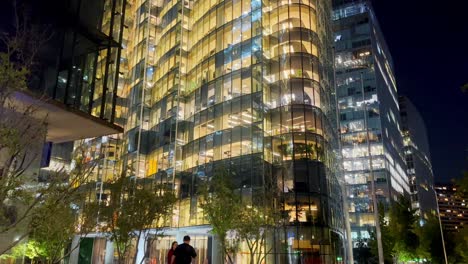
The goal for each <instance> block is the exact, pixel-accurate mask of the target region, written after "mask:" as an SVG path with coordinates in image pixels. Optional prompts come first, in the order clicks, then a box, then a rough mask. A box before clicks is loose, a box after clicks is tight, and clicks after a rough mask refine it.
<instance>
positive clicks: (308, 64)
mask: <svg viewBox="0 0 468 264" xmlns="http://www.w3.org/2000/svg"><path fill="white" fill-rule="evenodd" d="M131 13H132V14H133V16H134V19H133V25H132V30H131V32H132V33H131V34H132V36H131V37H130V38H129V39H130V40H129V43H128V50H129V52H130V53H131V56H129V58H131V59H129V62H128V63H129V65H130V66H129V67H130V69H131V70H130V73H131V74H130V75H131V77H130V80H129V81H128V82H127V83H128V86H125V87H128V95H129V96H128V100H129V110H128V120H127V124H126V133H125V140H126V150H125V152H126V154H125V155H124V159H126V161H125V164H126V168H127V176H136V177H139V178H143V177H156V179H158V180H160V181H161V182H163V183H167V184H174V185H173V188H174V189H175V190H176V192H177V193H178V196H179V198H180V199H179V202H178V204H177V206H176V208H175V209H174V216H173V218H172V219H171V220H172V221H171V226H172V227H174V228H184V227H196V226H202V225H205V224H207V223H206V221H205V220H204V215H203V212H202V210H201V208H200V206H199V202H200V201H199V200H198V198H197V196H196V193H197V188H198V186H199V185H200V183H201V182H203V181H206V180H208V179H209V178H210V177H212V176H213V172H214V171H216V170H217V169H222V170H225V171H227V172H228V173H229V175H230V176H231V177H232V180H233V182H234V184H235V186H236V188H238V189H240V193H241V194H242V196H243V198H245V199H251V200H253V199H252V198H253V196H254V195H255V194H257V193H260V190H263V189H264V188H265V185H266V184H271V183H273V185H274V186H275V188H276V189H277V190H278V192H280V197H281V198H280V201H279V202H278V204H277V206H279V207H280V209H281V210H282V211H284V212H285V215H286V219H287V220H286V224H285V226H284V228H282V229H281V230H278V231H277V232H275V234H272V237H271V239H270V241H271V243H272V247H273V249H274V250H273V251H272V254H270V255H269V257H268V258H267V262H268V263H295V262H297V261H299V260H302V261H315V260H320V261H322V262H324V263H336V261H337V257H340V258H343V257H344V252H343V238H342V237H343V236H342V226H343V212H342V208H341V203H342V202H341V201H342V199H341V190H340V186H339V183H338V174H337V171H336V170H337V168H338V167H339V166H337V159H336V156H337V155H338V152H337V136H336V132H337V128H336V113H335V103H336V102H335V94H334V88H333V60H332V49H331V40H332V39H331V38H332V35H331V34H332V33H331V25H330V23H329V21H330V19H331V18H330V14H331V5H330V3H329V1H325V0H302V1H300V0H297V1H263V2H262V1H260V0H249V1H245V0H226V1H220V0H198V1H175V0H172V1H171V0H160V1H156V0H146V1H134V3H133V8H132V11H131ZM251 168H256V169H255V170H252V169H251ZM207 235H208V234H207ZM298 252H299V253H300V254H298ZM273 253H274V254H273ZM338 259H339V258H338Z"/></svg>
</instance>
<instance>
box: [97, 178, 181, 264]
mask: <svg viewBox="0 0 468 264" xmlns="http://www.w3.org/2000/svg"><path fill="white" fill-rule="evenodd" d="M106 189H108V190H109V199H108V201H106V202H105V203H104V202H103V203H99V201H95V203H99V204H97V206H96V205H94V207H98V208H99V221H100V222H99V225H100V226H101V231H102V232H104V233H105V234H107V235H108V236H109V238H110V240H112V241H113V242H114V245H115V249H116V251H117V254H118V258H119V263H123V262H124V260H125V259H128V258H131V257H133V263H136V256H137V253H138V246H137V247H136V252H135V253H134V255H133V256H130V254H131V249H132V245H133V243H134V242H135V240H136V243H138V242H139V241H140V238H141V237H142V236H144V235H145V231H146V230H148V229H152V230H155V231H156V233H157V234H158V233H159V234H161V233H162V231H163V228H164V223H165V222H166V221H165V220H167V217H168V216H169V215H171V214H170V213H171V211H172V208H173V205H174V203H175V201H176V198H175V196H174V194H173V192H172V190H170V189H169V188H168V187H167V186H165V185H161V184H156V183H155V182H154V181H153V180H145V181H144V180H135V179H132V178H127V177H124V176H123V177H120V178H118V179H117V180H116V181H114V182H113V183H111V184H109V185H108V186H107V188H106ZM90 206H91V207H93V205H90ZM145 241H146V239H145ZM145 248H146V247H145Z"/></svg>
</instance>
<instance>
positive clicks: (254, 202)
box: [199, 172, 280, 264]
mask: <svg viewBox="0 0 468 264" xmlns="http://www.w3.org/2000/svg"><path fill="white" fill-rule="evenodd" d="M255 193H256V194H257V195H254V197H242V196H241V194H240V191H238V190H236V188H235V186H234V185H233V184H232V182H231V180H230V178H229V176H228V173H226V172H217V173H215V174H214V176H213V177H212V178H211V179H210V181H209V182H207V183H206V184H204V185H203V186H202V187H201V190H200V192H199V195H200V197H201V199H202V203H201V207H202V209H203V212H204V214H205V217H206V220H207V221H208V222H209V223H210V224H211V226H212V233H213V234H215V235H216V236H217V237H218V239H219V240H220V246H221V249H222V251H223V252H222V253H223V254H224V255H225V257H224V258H225V260H226V261H228V262H229V263H234V261H235V260H234V256H235V254H236V253H237V251H238V250H239V247H240V245H241V242H244V243H245V244H246V245H247V248H248V250H249V253H250V258H249V260H250V263H251V264H254V263H262V262H263V261H264V258H265V256H266V254H267V253H268V252H269V251H271V250H272V248H269V249H267V244H266V239H267V233H268V230H269V229H271V228H272V227H275V225H276V224H277V223H279V216H280V214H279V213H276V210H275V208H274V206H273V203H272V202H273V201H274V200H275V199H273V195H274V194H275V192H273V191H272V190H270V192H267V191H266V189H262V190H256V192H255ZM242 198H244V199H242ZM270 203H272V204H270Z"/></svg>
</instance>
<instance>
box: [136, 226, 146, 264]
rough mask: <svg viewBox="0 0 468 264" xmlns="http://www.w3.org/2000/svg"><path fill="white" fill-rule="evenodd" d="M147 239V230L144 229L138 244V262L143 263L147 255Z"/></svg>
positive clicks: (137, 263)
mask: <svg viewBox="0 0 468 264" xmlns="http://www.w3.org/2000/svg"><path fill="white" fill-rule="evenodd" d="M145 240H146V231H143V232H142V234H141V236H140V239H139V240H138V244H137V248H138V252H137V257H136V264H139V263H141V261H142V260H143V258H144V257H145V249H146V248H145V246H146V243H145V242H146V241H145Z"/></svg>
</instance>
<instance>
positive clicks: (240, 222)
mask: <svg viewBox="0 0 468 264" xmlns="http://www.w3.org/2000/svg"><path fill="white" fill-rule="evenodd" d="M235 220H236V221H235V224H234V230H235V233H236V234H237V236H238V237H239V241H242V242H245V243H246V244H247V248H248V249H249V253H250V264H260V263H263V262H264V259H265V257H266V255H267V254H268V253H269V252H270V251H271V250H272V249H273V248H272V246H269V247H268V245H267V244H266V240H267V232H268V230H271V229H272V227H274V226H275V224H276V221H275V220H276V217H275V214H274V211H273V209H272V208H269V207H265V206H259V205H249V204H245V205H243V206H242V208H241V210H240V211H239V217H237V218H235Z"/></svg>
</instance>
